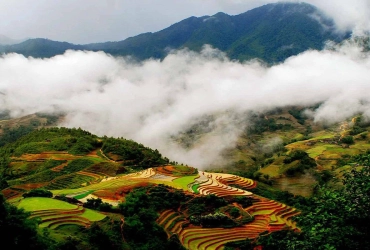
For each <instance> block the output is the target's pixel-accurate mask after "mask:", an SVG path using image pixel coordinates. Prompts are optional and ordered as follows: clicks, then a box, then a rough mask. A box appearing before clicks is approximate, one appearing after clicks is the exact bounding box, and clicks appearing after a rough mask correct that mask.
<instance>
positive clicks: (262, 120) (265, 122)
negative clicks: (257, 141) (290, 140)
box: [245, 115, 293, 136]
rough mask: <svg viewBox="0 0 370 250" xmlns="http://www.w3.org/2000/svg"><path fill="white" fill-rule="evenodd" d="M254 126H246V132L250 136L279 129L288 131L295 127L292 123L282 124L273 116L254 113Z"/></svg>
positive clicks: (252, 118)
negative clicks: (267, 116) (268, 116)
mask: <svg viewBox="0 0 370 250" xmlns="http://www.w3.org/2000/svg"><path fill="white" fill-rule="evenodd" d="M251 120H252V123H253V125H252V126H249V127H247V128H246V131H245V132H246V134H247V135H248V136H251V135H260V134H262V133H263V132H266V131H269V132H275V131H277V130H283V131H288V130H291V129H292V128H293V127H292V125H290V124H280V123H276V120H275V119H273V118H266V117H265V116H264V115H260V116H257V115H253V116H252V117H251Z"/></svg>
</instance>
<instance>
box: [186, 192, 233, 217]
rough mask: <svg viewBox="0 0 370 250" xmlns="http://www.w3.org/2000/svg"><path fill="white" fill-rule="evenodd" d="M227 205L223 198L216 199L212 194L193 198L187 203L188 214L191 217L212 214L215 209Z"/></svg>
mask: <svg viewBox="0 0 370 250" xmlns="http://www.w3.org/2000/svg"><path fill="white" fill-rule="evenodd" d="M227 204H228V203H227V201H226V200H225V199H224V198H221V197H217V196H216V195H214V194H209V195H206V196H199V197H195V198H193V199H192V200H190V201H189V203H188V204H187V205H188V213H189V216H192V215H202V214H206V213H213V212H214V211H215V210H216V209H218V208H220V207H223V206H226V205H227Z"/></svg>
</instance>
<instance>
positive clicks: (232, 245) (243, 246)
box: [224, 239, 255, 250]
mask: <svg viewBox="0 0 370 250" xmlns="http://www.w3.org/2000/svg"><path fill="white" fill-rule="evenodd" d="M254 247H255V244H253V243H252V241H251V240H249V239H245V240H243V241H230V242H227V243H226V244H225V247H224V250H235V249H238V250H253V249H255V248H254Z"/></svg>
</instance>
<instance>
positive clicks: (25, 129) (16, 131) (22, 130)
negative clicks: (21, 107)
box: [0, 125, 36, 147]
mask: <svg viewBox="0 0 370 250" xmlns="http://www.w3.org/2000/svg"><path fill="white" fill-rule="evenodd" d="M35 129H36V127H34V126H32V125H30V126H23V125H21V126H19V127H16V128H3V133H2V135H0V147H2V146H4V145H6V144H8V143H11V142H15V141H16V140H18V139H19V138H21V137H22V136H24V135H27V134H29V133H31V132H32V131H33V130H35Z"/></svg>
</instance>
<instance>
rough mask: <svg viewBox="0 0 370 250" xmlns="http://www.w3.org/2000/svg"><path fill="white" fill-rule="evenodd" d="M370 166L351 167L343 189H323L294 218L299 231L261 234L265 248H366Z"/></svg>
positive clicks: (260, 241)
mask: <svg viewBox="0 0 370 250" xmlns="http://www.w3.org/2000/svg"><path fill="white" fill-rule="evenodd" d="M369 183H370V169H369V168H368V167H364V168H362V169H360V170H357V169H355V168H353V169H352V170H351V171H350V172H349V173H347V174H345V176H344V179H343V185H344V187H343V189H341V190H329V189H327V188H323V189H321V190H320V192H319V195H318V196H317V197H314V198H312V204H310V206H309V207H308V209H306V212H305V213H303V214H302V215H301V216H299V217H298V218H297V222H298V225H299V226H300V227H301V229H302V231H301V232H292V231H281V232H277V233H273V234H271V235H268V236H263V237H260V239H259V243H260V244H262V245H264V248H265V249H366V248H367V247H368V246H369V243H370V242H369V236H370V235H369V227H368V225H369V222H370V221H369V218H370V214H369V211H370V205H369V204H370V203H369V202H370V200H369V199H370V193H369V190H370V184H369Z"/></svg>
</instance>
